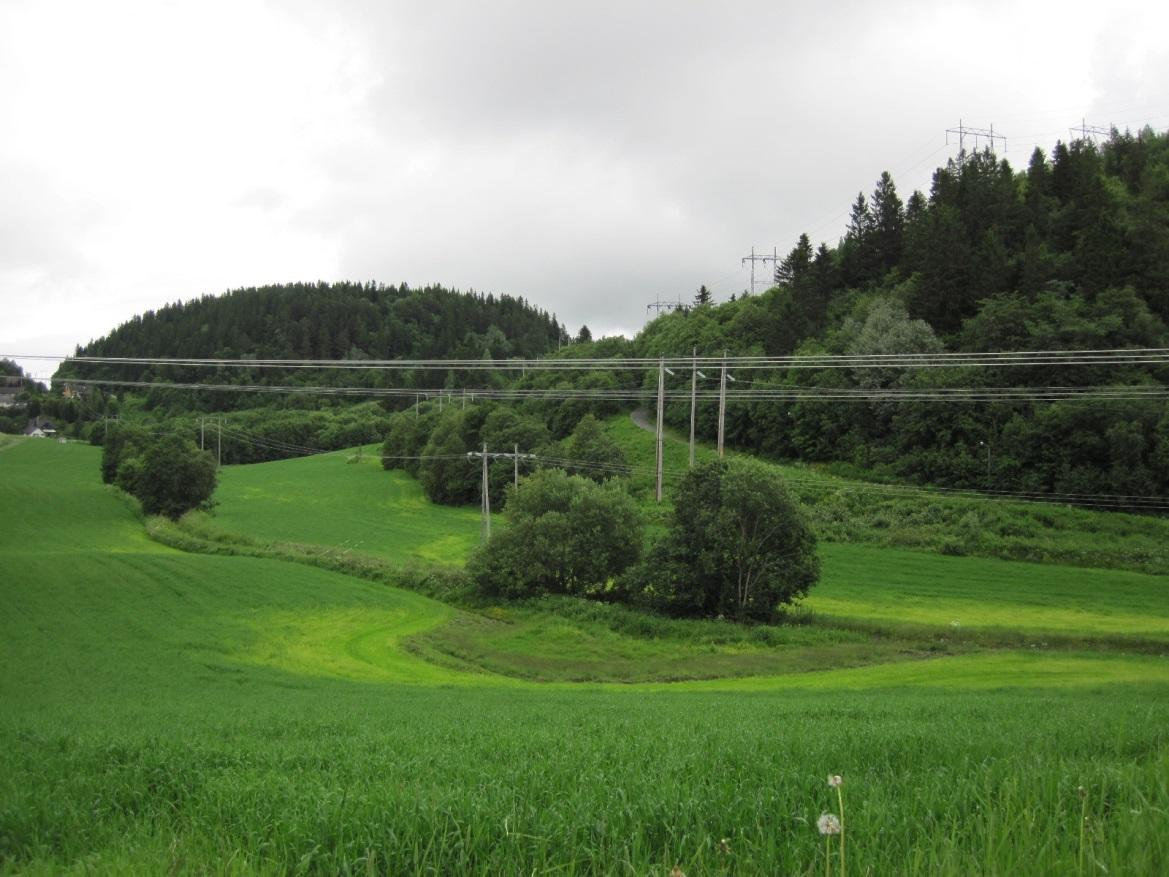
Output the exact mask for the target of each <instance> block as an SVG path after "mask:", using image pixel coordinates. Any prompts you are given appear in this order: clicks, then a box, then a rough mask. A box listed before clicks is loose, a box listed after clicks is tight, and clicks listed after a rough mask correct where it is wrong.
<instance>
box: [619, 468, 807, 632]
mask: <svg viewBox="0 0 1169 877" xmlns="http://www.w3.org/2000/svg"><path fill="white" fill-rule="evenodd" d="M819 572H820V565H819V559H818V558H817V556H816V539H815V536H814V535H813V534H812V530H811V528H810V527H809V526H808V524H807V523H806V522H805V520H804V517H803V514H802V513H801V511H800V509H799V508H798V506H797V505H796V503H795V501H794V500H793V499H792V498H791V497H790V496H789V495H788V492H787V489H786V488H785V487H784V484H783V480H782V479H781V478H780V477H779V475H778V474H776V473H775V471H774V470H773V469H772V468H771V467H769V466H767V465H765V464H763V463H760V462H758V461H756V460H745V459H744V460H730V461H713V462H708V463H703V464H702V465H700V466H697V467H696V468H694V469H692V470H691V471H690V472H689V473H688V474H687V475H686V477H685V478H684V479H683V481H682V483H681V486H680V488H679V490H678V495H677V496H676V497H675V499H674V514H673V521H672V523H671V527H670V530H669V532H668V533H667V534H666V536H665V538H663V539H662V540H661V541H660V542H658V543H657V544H656V545H655V546H654V547H653V549H652V550H651V551H650V553H649V555H648V556H647V557H646V559H645V561H644V562H643V563H642V564H641V565H639V566H638V567H637V569H636V570H634V571H633V572H632V573H631V574H630V576H629V578H628V588H629V590H630V591H631V592H633V593H635V594H637V595H639V596H640V598H641V599H642V600H643V601H644V602H646V603H648V604H649V605H650V606H653V607H655V608H657V609H659V610H662V611H666V612H669V613H671V614H674V615H704V616H712V615H723V616H726V617H729V618H734V619H736V620H738V621H746V620H752V621H770V620H772V619H774V618H775V617H776V614H777V612H778V610H779V607H780V606H781V605H783V604H785V603H790V602H792V601H793V600H795V599H796V598H798V597H800V596H803V595H804V594H806V593H807V592H808V588H810V587H811V586H812V584H814V583H815V581H816V580H817V578H819Z"/></svg>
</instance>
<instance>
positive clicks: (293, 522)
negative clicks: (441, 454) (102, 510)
mask: <svg viewBox="0 0 1169 877" xmlns="http://www.w3.org/2000/svg"><path fill="white" fill-rule="evenodd" d="M365 450H366V452H367V453H366V454H365V455H364V457H363V459H362V461H361V462H360V463H350V462H349V460H350V459H351V455H349V454H320V455H318V456H315V457H305V458H302V459H299V460H285V461H282V462H277V463H264V464H260V465H253V466H234V467H228V468H226V469H224V470H223V475H222V479H221V483H220V487H219V489H218V492H217V494H216V498H217V499H218V500H219V508H218V509H217V512H216V516H215V524H216V525H218V526H219V527H221V528H222V529H224V530H226V531H229V532H239V533H246V534H248V535H250V536H254V537H257V538H260V539H279V540H282V541H287V542H315V543H321V544H327V545H333V546H337V547H339V548H342V549H349V550H353V551H358V552H362V553H365V554H372V555H375V556H379V557H389V558H391V559H394V560H396V561H399V562H401V561H403V560H418V561H426V562H428V563H461V562H462V561H463V559H464V558H465V557H466V555H467V554H468V552H470V550H471V548H472V547H474V546H475V545H476V544H478V542H479V513H478V511H477V510H475V509H469V508H457V509H452V508H444V507H442V506H435V505H432V504H431V503H429V502H428V501H427V500H426V497H425V495H424V494H423V493H422V489H421V488H420V487H419V486H418V482H417V481H415V480H414V479H413V478H411V477H410V476H409V475H406V474H405V473H404V472H400V471H393V472H385V471H383V470H382V468H381V464H380V462H379V460H378V458H377V456H376V454H377V453H378V451H379V450H380V448H378V447H376V446H372V447H369V448H366V449H365Z"/></svg>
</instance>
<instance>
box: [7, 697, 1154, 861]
mask: <svg viewBox="0 0 1169 877" xmlns="http://www.w3.org/2000/svg"><path fill="white" fill-rule="evenodd" d="M235 684H236V685H237V686H238V692H239V694H238V695H237V696H236V697H222V696H221V697H210V696H209V695H210V694H211V692H212V691H213V690H214V689H215V686H209V687H207V688H205V689H204V691H202V692H199V693H197V694H195V695H194V696H191V697H188V698H181V697H175V696H174V693H173V692H172V693H170V695H171V696H168V697H167V698H166V702H165V705H159V706H154V707H135V706H134V705H132V704H131V703H129V702H125V701H122V702H120V703H117V704H98V703H87V704H84V706H83V707H82V708H81V709H80V710H66V709H64V708H62V709H52V710H44V711H41V710H31V711H30V710H28V709H22V710H21V712H20V718H19V719H18V720H16V721H14V720H13V719H12V718H6V719H5V720H4V721H3V722H2V723H0V744H2V750H0V777H2V778H3V779H2V780H0V802H2V805H0V859H2V860H3V862H4V866H3V870H5V871H8V872H22V873H37V872H38V870H39V871H44V872H50V871H51V872H56V871H58V870H62V869H68V868H73V869H76V870H77V871H82V870H85V871H88V872H90V873H117V872H119V871H124V870H126V869H127V866H130V869H132V870H138V871H149V872H156V873H157V872H163V871H169V870H172V869H173V870H175V871H178V872H201V871H205V870H219V869H220V868H221V867H223V866H224V863H230V866H228V867H223V869H224V870H226V871H228V872H235V873H311V874H338V873H392V874H417V873H449V874H464V873H473V874H501V873H508V874H511V873H568V874H609V873H630V874H654V873H657V874H662V875H665V874H667V873H669V871H670V869H672V868H673V866H675V865H678V866H680V867H681V869H682V870H683V871H684V872H685V873H686V874H688V875H691V877H694V875H699V874H711V873H733V874H819V873H822V872H823V861H824V860H823V847H822V845H821V844H822V840H821V837H820V835H819V834H818V833H817V828H816V824H817V819H818V817H819V815H820V814H821V813H822V811H823V809H824V803H825V794H824V793H825V791H826V789H825V787H824V774H823V766H824V765H826V764H827V765H834V766H835V765H841V766H843V767H844V768H845V769H846V770H847V771H848V773H847V774H846V775H847V777H848V783H849V801H850V806H849V811H848V822H847V837H848V859H847V863H846V867H847V869H848V870H847V873H850V874H864V873H870V874H931V875H933V874H974V873H1001V874H1013V875H1028V874H1036V875H1039V874H1059V873H1067V874H1071V873H1076V871H1077V863H1078V861H1079V858H1080V855H1081V849H1082V848H1083V847H1082V845H1081V842H1080V826H1081V825H1082V824H1083V820H1082V815H1081V814H1082V813H1083V812H1084V810H1085V805H1084V801H1083V800H1082V799H1081V798H1080V797H1079V796H1078V795H1077V792H1076V789H1077V787H1078V786H1081V785H1082V786H1084V787H1085V788H1087V789H1090V790H1091V798H1090V799H1088V802H1087V807H1086V811H1087V815H1088V816H1089V817H1090V820H1091V826H1092V829H1091V830H1092V832H1093V833H1092V841H1091V843H1090V845H1088V847H1087V849H1086V852H1085V858H1086V859H1087V860H1088V862H1087V867H1088V869H1089V872H1090V873H1104V870H1103V869H1105V868H1106V869H1107V872H1108V873H1113V874H1116V873H1121V874H1149V875H1154V874H1161V873H1164V872H1165V869H1166V867H1169V832H1167V831H1166V828H1167V827H1169V825H1167V822H1166V816H1165V813H1166V810H1167V808H1169V788H1167V782H1169V740H1167V739H1166V731H1165V730H1164V729H1165V728H1167V727H1169V715H1167V712H1169V710H1167V708H1166V707H1165V703H1166V700H1165V698H1164V696H1163V695H1164V692H1163V691H1162V690H1158V689H1140V688H1138V689H1134V690H1132V691H1128V692H1117V693H1114V694H1100V693H1089V694H1087V695H1080V696H1078V697H1072V696H1066V697H1065V696H1056V695H1050V694H1046V693H1042V692H1017V693H1001V694H993V693H991V694H987V695H984V696H982V697H980V698H978V700H977V701H974V702H972V701H971V700H970V699H969V698H964V697H957V696H953V695H949V694H945V693H942V694H938V695H924V694H920V693H912V692H906V691H899V692H889V693H887V694H885V695H882V696H877V695H873V694H864V693H856V694H853V695H848V696H847V697H838V698H835V699H828V698H824V697H823V696H820V695H817V694H814V693H813V694H806V695H800V696H798V697H779V696H748V695H728V694H718V693H709V694H704V695H701V696H694V695H670V694H663V695H658V696H656V697H648V698H647V697H635V696H630V695H628V694H624V693H621V692H598V691H592V692H589V691H576V692H574V691H542V692H539V691H526V692H518V691H497V692H486V691H478V690H474V689H471V690H442V689H418V690H404V689H396V690H394V689H390V690H386V689H380V688H378V687H362V686H357V685H347V684H337V683H331V684H328V685H313V684H306V682H305V680H298V679H295V678H286V679H281V678H280V677H279V676H276V675H273V676H271V677H270V678H268V679H250V680H247V679H245V680H243V681H242V682H238V683H235ZM229 687H231V686H230V685H229V686H222V687H220V693H221V694H222V693H224V691H225V690H226V689H227V688H229ZM1142 700H1144V701H1146V702H1147V703H1155V704H1156V706H1153V707H1151V708H1150V707H1148V706H1144V705H1142V704H1141V701H1142ZM723 839H726V844H725V846H724V845H722V844H721V841H723ZM720 848H721V849H722V851H721V852H720Z"/></svg>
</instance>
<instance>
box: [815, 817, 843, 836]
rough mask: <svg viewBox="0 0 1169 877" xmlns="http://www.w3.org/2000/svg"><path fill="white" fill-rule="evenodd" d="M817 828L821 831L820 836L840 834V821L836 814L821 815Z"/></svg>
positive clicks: (817, 821)
mask: <svg viewBox="0 0 1169 877" xmlns="http://www.w3.org/2000/svg"><path fill="white" fill-rule="evenodd" d="M816 828H818V829H820V834H840V820H839V819H838V818H837V816H836V814H835V813H821V814H820V818H819V819H817V820H816Z"/></svg>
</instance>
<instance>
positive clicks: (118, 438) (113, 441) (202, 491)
mask: <svg viewBox="0 0 1169 877" xmlns="http://www.w3.org/2000/svg"><path fill="white" fill-rule="evenodd" d="M102 480H104V481H105V482H106V483H113V484H116V485H117V486H118V487H120V488H121V489H122V490H124V491H126V492H127V493H129V494H130V495H132V496H134V497H136V498H137V499H138V500H139V501H140V502H141V503H142V510H143V511H144V512H145V513H146V514H148V515H166V516H167V517H169V518H175V519H177V518H179V517H180V516H182V515H183V514H184V513H185V512H188V511H190V510H191V509H196V508H207V507H208V506H209V505H210V502H211V495H212V494H213V493H214V492H215V484H216V471H215V458H214V457H212V456H211V454H210V453H206V452H204V451H200V450H199V448H198V447H196V446H195V443H194V442H192V441H190V440H189V439H185V438H182V437H181V436H178V435H163V436H154V435H151V434H150V433H146V432H141V431H136V430H131V429H125V428H122V429H116V430H110V431H109V434H108V435H107V436H106V440H105V444H104V445H103V452H102Z"/></svg>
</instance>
